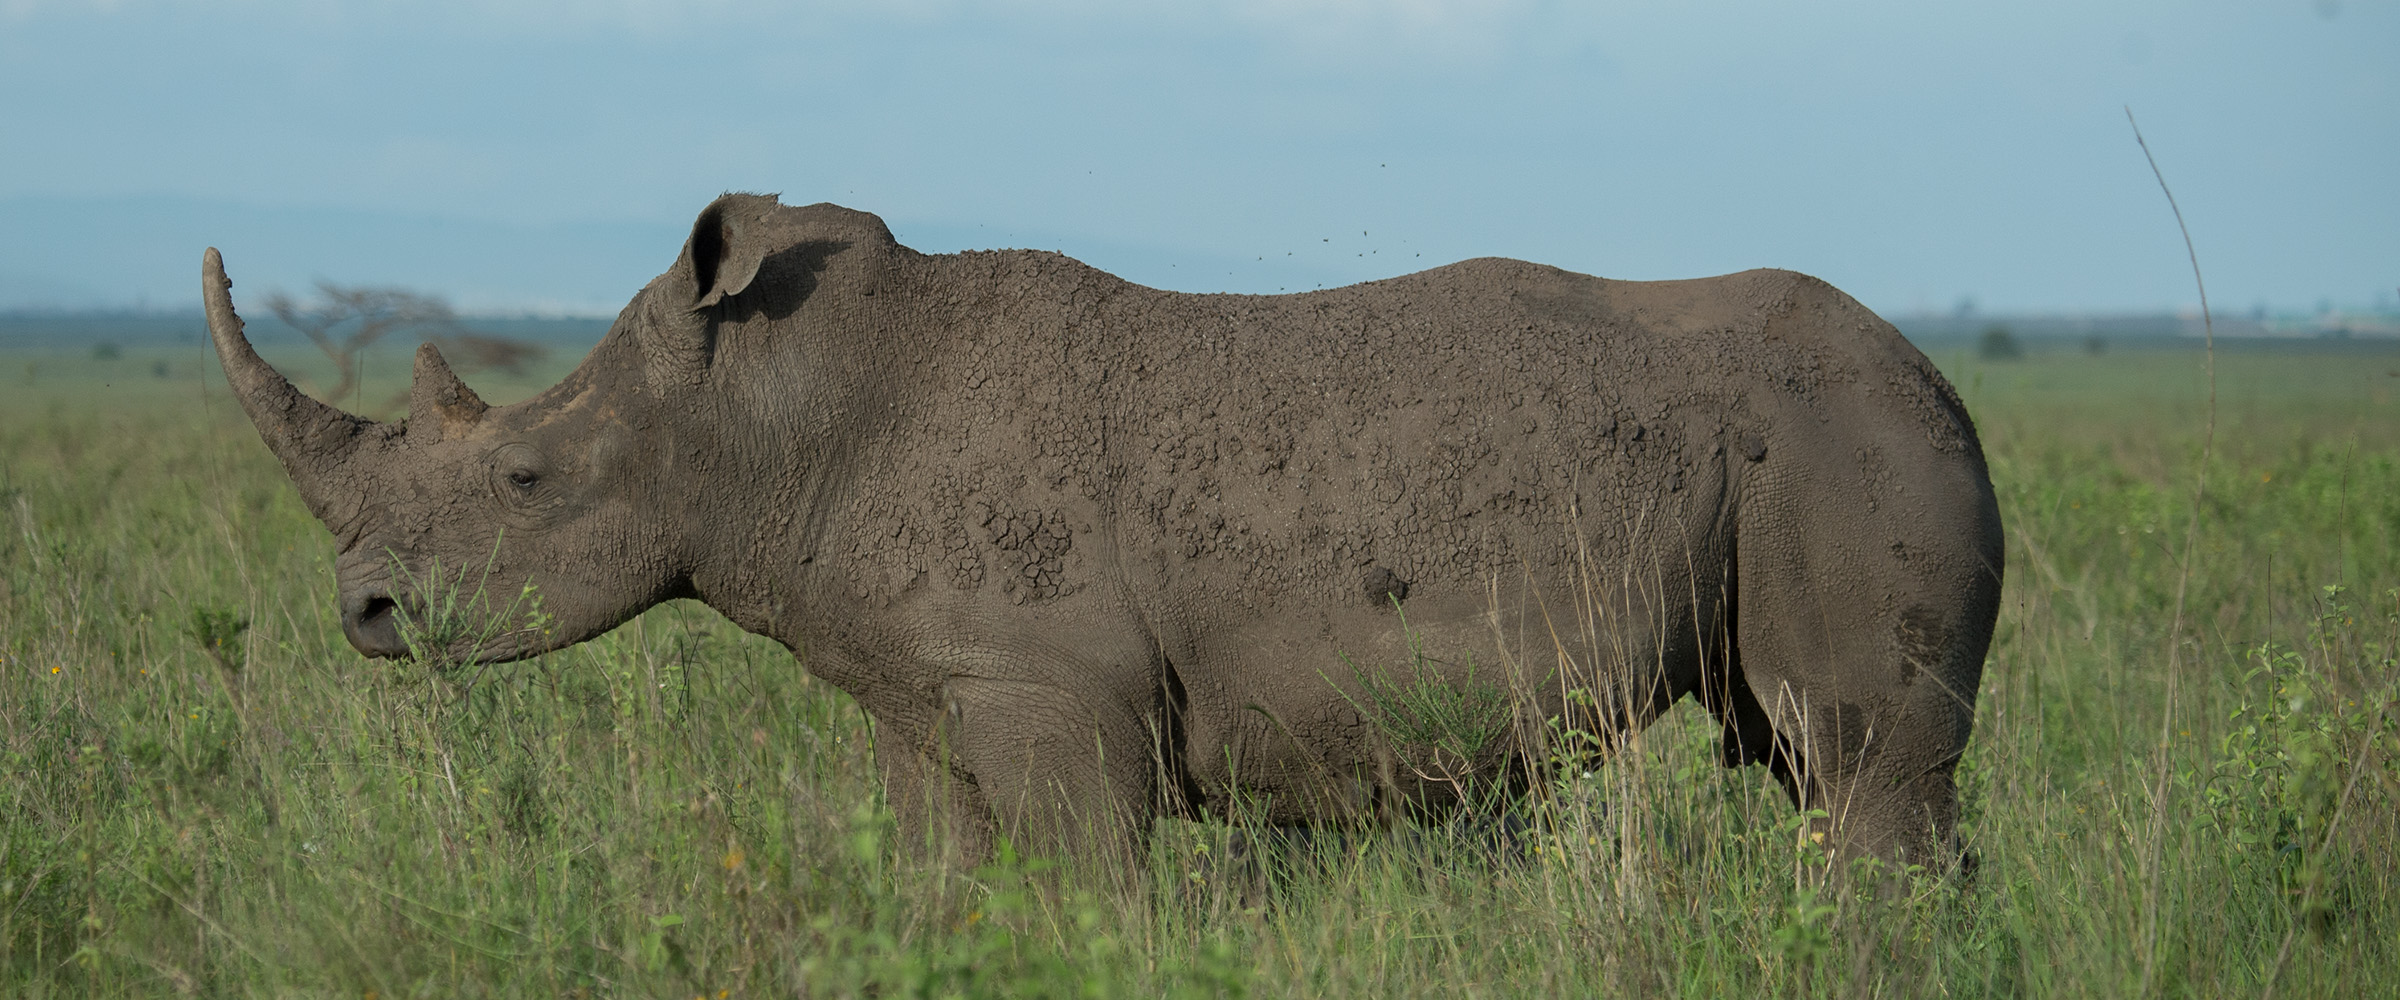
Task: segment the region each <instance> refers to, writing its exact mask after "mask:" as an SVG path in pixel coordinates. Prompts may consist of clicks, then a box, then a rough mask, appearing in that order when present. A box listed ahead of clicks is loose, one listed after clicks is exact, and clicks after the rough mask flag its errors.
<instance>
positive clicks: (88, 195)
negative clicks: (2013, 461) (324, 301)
mask: <svg viewBox="0 0 2400 1000" xmlns="http://www.w3.org/2000/svg"><path fill="white" fill-rule="evenodd" d="M0 95H5V99H0V142H5V143H6V146H5V149H4V153H5V155H0V308H27V307H47V308H62V307H63V308H84V307H96V306H139V307H146V308H153V309H177V308H187V307H189V306H191V305H192V304H194V303H195V301H196V298H197V292H196V289H197V285H198V277H197V272H198V260H199V256H200V250H201V248H202V247H203V246H205V245H209V244H215V245H219V246H221V247H223V248H224V251H225V254H226V259H227V262H228V265H229V267H230V268H231V269H232V270H233V272H234V276H235V280H236V282H237V289H236V291H237V296H238V297H240V298H242V299H245V300H252V299H253V297H255V296H257V295H259V294H261V293H263V292H265V291H268V290H271V289H275V288H287V289H293V290H304V289H305V288H306V287H307V285H308V283H309V282H310V281H312V280H315V279H318V278H323V279H329V280H333V281H338V282H344V283H375V284H405V285H410V286H414V287H417V288H420V289H425V290H430V291H435V292H440V293H442V294H446V295H449V296H451V297H452V298H453V300H454V301H456V302H457V303H458V304H459V305H461V306H462V307H464V308H468V309H476V310H536V311H550V312H558V311H566V312H592V313H611V312H613V311H614V310H615V309H616V308H617V307H618V306H619V305H621V304H622V303H623V302H624V301H625V299H626V298H627V297H629V296H630V295H631V293H632V292H633V291H634V290H635V289H637V288H639V287H640V285H641V284H642V283H643V282H644V281H646V280H647V279H648V278H649V277H650V276H652V275H654V274H656V273H657V272H658V271H660V270H662V269H664V268H665V266H666V265H667V264H668V263H670V262H671V261H672V260H673V257H674V254H675V252H676V249H677V248H678V246H679V245H680V243H681V241H682V237H683V234H684V232H685V231H686V229H687V228H688V226H689V225H690V220H691V218H692V216H693V215H694V213H696V212H697V211H698V209H699V208H700V206H701V205H703V204H705V203H706V202H707V200H708V199H709V198H710V197H712V196H714V195H715V194H717V193H718V192H720V191H724V190H728V189H734V190H759V191H774V192H780V193H781V194H782V195H783V197H784V200H785V201H786V202H789V203H806V202H812V201H820V200H823V201H834V202H839V203H841V204H845V205H849V206H851V207H854V208H860V209H865V210H868V211H872V212H876V213H878V214H880V215H882V216H883V217H884V219H885V220H886V221H887V222H888V223H890V224H891V226H892V228H893V230H894V231H895V232H896V233H897V234H898V235H899V237H900V239H901V240H902V242H905V243H908V244H910V245H912V246H915V247H916V248H918V249H920V250H926V251H947V250H956V249H961V248H967V247H995V246H1033V247H1041V248H1045V249H1056V250H1061V251H1064V252H1066V253H1069V254H1072V255H1074V256H1077V257H1079V258H1082V259H1084V260H1086V261H1089V262H1091V263H1093V264H1096V265H1099V266H1101V267H1104V268H1107V269H1109V270H1112V271H1116V272H1118V273H1120V274H1123V275H1125V276H1127V277H1129V278H1132V279H1134V280H1137V281H1141V282H1144V283H1147V284H1152V285H1158V286H1162V287H1168V288H1177V289H1185V290H1192V291H1251V292H1256V291H1268V292H1271V291H1276V290H1278V289H1289V290H1300V289H1306V288H1313V287H1317V286H1319V285H1332V284H1339V283H1345V282H1350V281H1357V280H1364V279H1369V278H1376V277H1384V276H1389V275H1392V274H1398V273H1404V272H1407V271H1411V270H1416V269H1419V268H1422V267H1429V266H1433V265H1436V264H1441V263H1447V262H1449V261H1453V260H1458V259H1462V258H1466V257H1475V256H1485V255H1501V256H1511V257H1522V258H1527V259H1531V260H1537V261H1542V262H1544V263H1550V264H1556V265H1559V266H1562V267H1567V268H1570V269H1574V270H1579V271H1586V272H1590V273H1594V274H1601V275H1605V276H1609V277H1620V278H1641V279H1647V278H1673V277H1691V276H1697V275H1704V274H1716V273H1723V272H1727V271H1734V270H1740V269H1743V268H1748V267H1758V266H1776V267H1788V268H1793V269H1796V270H1801V271H1807V272H1809V273H1812V274H1816V275H1818V276H1820V277H1823V278H1825V279H1827V280H1830V281H1832V282H1834V283H1835V284H1837V285H1840V286H1841V287H1843V288H1844V289H1846V290H1848V291H1850V292H1851V293H1852V294H1853V295H1856V296H1857V297H1859V298H1860V299H1861V300H1863V301H1864V302H1866V303H1867V304H1868V305H1869V306H1872V307H1874V308H1876V309H1878V310H1881V311H1883V312H1885V313H1887V314H1896V313H1906V312H1911V311H1919V310H1948V309H1951V308H1953V307H1954V306H1955V305H1956V304H1957V303H1958V302H1959V301H1961V300H1962V299H1968V298H1971V299H1973V300H1974V301H1975V302H1976V303H1978V305H1980V306H1981V308H1983V309H1984V310H1986V311H2082V310H2100V311H2115V310H2147V309H2177V308H2190V307H2191V306H2193V305H2195V304H2196V298H2195V296H2194V294H2193V291H2192V285H2191V278H2190V274H2189V271H2188V270H2187V266H2186V264H2185V261H2184V255H2183V248H2182V246H2181V244H2180V242H2179V240H2178V238H2177V236H2176V233H2175V228H2174V222H2173V219H2172V217H2171V216H2170V215H2169V214H2168V212H2167V208H2166V205H2165V202H2164V201H2163V200H2162V199H2161V198H2160V196H2159V194H2158V191H2157V189H2156V187H2155V186H2154V182H2153V181H2152V180H2151V177H2150V173H2149V169H2148V168H2147V167H2146V166H2145V165H2144V164H2143V162H2142V158H2141V153H2140V150H2139V149H2138V148H2137V147H2136V146H2135V145H2134V142H2133V138H2132V134H2131V132H2130V130H2129V129H2128V128H2127V126H2126V121H2125V114H2124V109H2125V107H2127V106H2131V107H2132V109H2133V111H2134V113H2135V114H2136V115H2138V116H2139V118H2140V120H2141V123H2142V127H2143V130H2144V132H2145V133H2146V134H2147V135H2148V137H2149V140H2150V144H2151V148H2152V149H2153V150H2154V151H2155V152H2156V153H2157V154H2158V156H2159V158H2160V162H2161V165H2162V166H2163V167H2164V168H2165V170H2166V172H2167V177H2168V179H2169V181H2170V182H2171V183H2172V184H2173V185H2174V187H2175V191H2176V195H2177V197H2178V198H2179V199H2180V200H2181V202H2182V205H2183V209H2184V212H2185V215H2186V217H2187V218H2188V219H2189V220H2190V223H2191V226H2192V233H2193V236H2194V238H2195V239H2196V240H2197V242H2198V245H2199V252H2200V258H2201V263H2202V264H2203V266H2204V267H2205V268H2206V269H2207V275H2208V279H2209V283H2210V292H2211V296H2212V300H2213V302H2214V304H2216V305H2217V306H2218V307H2219V308H2222V309H2229V310H2237V311H2248V310H2249V309H2251V308H2254V307H2256V306H2261V305H2263V306H2266V307H2268V308H2271V309H2277V310H2287V309H2307V308H2313V307H2315V306H2316V305H2317V304H2318V303H2320V302H2331V303H2333V304H2336V305H2340V306H2345V307H2375V306H2378V305H2381V306H2385V307H2392V306H2394V305H2395V297H2396V296H2400V287H2396V286H2400V183H2395V178H2400V0H2387V2H2366V0H2268V2H2249V3H2223V2H2126V3H2089V2H2045V0H2036V2H2030V3H2015V4H1978V5H1960V4H1946V3H1924V2H1909V3H1902V2H1890V3H1822V2H1820V3H1809V4H1796V3H1767V2H1754V0H1698V2H1688V3H1675V4H1657V5H1649V4H1625V3H1576V4H1568V3H1544V2H1531V0H1527V2H1511V0H1482V2H1460V0H1182V2H1147V0H1144V2H1129V3H1102V2H1098V0H907V2H900V3H890V4H868V3H844V2H833V0H824V2H796V3H753V2H748V0H699V2H687V3H665V2H654V0H495V2H466V0H419V2H411V3H383V4H343V3H325V2H297V0H213V2H205V3H204V2H187V0H104V2H90V0H0Z"/></svg>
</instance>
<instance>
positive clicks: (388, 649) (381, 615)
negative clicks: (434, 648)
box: [342, 594, 408, 658]
mask: <svg viewBox="0 0 2400 1000" xmlns="http://www.w3.org/2000/svg"><path fill="white" fill-rule="evenodd" d="M342 632H343V634H345V635H347V636H348V637H349V639H350V645H352V646H355V647H357V648H358V651H359V652H361V653H364V654H366V655H368V656H378V657H387V658H388V657H400V656H406V655H408V641H407V640H406V639H405V638H404V637H402V636H401V634H400V602H399V601H397V600H394V599H393V598H392V596H391V595H389V594H369V595H367V596H366V597H364V598H362V599H360V600H359V602H358V604H357V605H356V606H354V607H353V608H351V609H350V611H349V613H347V614H345V615H343V616H342Z"/></svg>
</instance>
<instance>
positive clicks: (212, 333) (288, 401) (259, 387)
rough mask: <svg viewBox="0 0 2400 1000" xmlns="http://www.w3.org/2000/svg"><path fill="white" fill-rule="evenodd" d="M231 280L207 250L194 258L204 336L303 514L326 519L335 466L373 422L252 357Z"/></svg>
mask: <svg viewBox="0 0 2400 1000" xmlns="http://www.w3.org/2000/svg"><path fill="white" fill-rule="evenodd" d="M232 288H233V282H232V281H230V280H228V279H227V278H226V277H225V261H224V258H222V257H220V256H218V255H217V248H215V247H210V248H208V253H207V254H205V255H203V256H202V257H201V258H200V299H201V301H202V302H203V303H204V304H206V306H207V307H208V336H209V339H210V340H211V341H213V342H214V343H215V344H216V346H217V360H218V361H219V362H220V363H222V364H223V365H224V366H225V381H226V382H227V383H228V384H230V385H231V386H232V387H233V395H234V398H235V399H239V400H241V401H242V410H243V412H246V413H248V414H250V423H252V424H253V425H255V426H257V427H258V436H259V437H262V438H265V439H266V442H267V450H269V451H272V452H274V453H275V457H276V458H278V459H281V460H282V461H283V468H284V471H286V472H289V473H291V476H292V482H293V484H295V485H297V486H299V487H300V499H301V501H302V502H304V503H306V504H308V509H309V512H310V513H312V514H315V515H317V519H318V520H320V521H322V520H326V515H327V513H328V511H330V510H331V508H332V506H333V502H334V499H335V496H334V491H335V489H336V488H337V484H338V483H339V482H340V480H341V478H342V476H341V468H342V463H343V462H344V461H345V460H347V459H348V458H349V457H350V453H351V452H352V451H353V450H355V449H356V448H357V447H358V440H359V435H360V433H361V432H363V431H365V430H366V429H367V428H368V427H370V426H372V425H373V424H374V422H373V421H371V420H367V419H365V418H362V417H355V416H351V415H350V414H347V413H344V412H342V411H340V410H337V409H334V408H333V407H330V406H327V405H325V404H323V403H320V402H317V401H316V400H314V399H310V398H309V397H308V394H307V393H304V392H301V391H300V390H299V389H297V388H294V387H293V386H292V383H291V382H289V381H287V380H286V379H285V378H284V377H283V374H282V373H280V372H278V371H276V370H275V366H273V365H270V364H268V363H267V362H266V359H264V358H261V357H259V356H258V352H257V351H255V350H252V349H251V347H250V340H249V338H247V337H244V336H242V317H241V316H239V315H237V314H235V313H234V311H233V293H232Z"/></svg>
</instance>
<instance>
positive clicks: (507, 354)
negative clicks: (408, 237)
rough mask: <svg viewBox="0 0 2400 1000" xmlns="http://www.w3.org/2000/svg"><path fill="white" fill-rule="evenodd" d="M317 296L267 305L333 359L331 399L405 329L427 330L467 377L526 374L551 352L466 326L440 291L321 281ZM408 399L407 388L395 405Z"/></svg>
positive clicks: (279, 297) (352, 384)
mask: <svg viewBox="0 0 2400 1000" xmlns="http://www.w3.org/2000/svg"><path fill="white" fill-rule="evenodd" d="M317 296H318V300H317V301H316V302H314V303H306V304H304V303H301V302H299V301H298V300H295V299H293V298H292V297H291V296H289V295H286V294H284V293H282V292H276V293H274V294H271V295H269V296H267V308H269V309H272V310H274V311H275V318H277V319H280V320H282V321H283V322H284V325H286V326H289V327H291V328H292V329H295V330H298V331H300V332H301V333H302V334H305V335H306V336H307V337H308V339H309V340H310V342H312V343H314V344H316V345H317V349H318V350H320V351H323V352H325V357H326V358H328V359H330V360H332V362H333V367H334V373H335V382H334V384H333V387H332V388H331V389H329V390H327V392H326V394H325V395H326V398H327V399H329V400H335V401H339V400H340V399H341V398H342V397H343V396H346V395H349V394H350V393H351V392H352V391H353V390H355V389H357V388H358V380H359V358H360V355H361V354H363V353H364V352H365V351H366V349H367V348H368V347H370V346H373V345H374V343H375V342H376V341H379V340H382V339H383V338H384V337H385V336H387V335H389V334H392V333H394V332H398V331H402V330H420V331H423V332H424V335H425V339H427V340H431V341H434V342H435V343H437V344H439V345H441V347H442V348H443V353H444V354H445V355H447V356H448V359H449V361H450V363H451V366H452V368H453V369H454V370H456V371H457V372H459V374H462V375H464V374H468V373H471V372H475V371H480V370H485V369H499V370H501V371H504V372H507V373H508V374H510V375H522V374H524V373H525V365H526V364H528V363H530V362H533V361H537V360H540V358H541V357H542V355H543V354H544V353H546V352H544V351H543V350H542V348H541V347H540V345H537V344H532V343H528V342H526V341H522V340H516V339H513V338H509V337H500V336H494V335H492V334H488V333H478V332H475V331H472V330H468V329H465V328H464V327H462V326H460V325H459V322H458V314H457V313H456V312H454V311H452V310H451V308H450V303H449V302H447V301H444V300H443V299H442V298H441V297H440V296H438V295H426V294H423V293H420V292H412V291H409V290H408V289H405V288H370V287H366V286H351V285H337V284H334V283H332V282H330V281H320V282H317ZM406 399H407V393H405V392H403V393H402V394H401V395H400V397H399V401H396V402H395V403H394V404H393V405H399V402H404V401H405V400H406Z"/></svg>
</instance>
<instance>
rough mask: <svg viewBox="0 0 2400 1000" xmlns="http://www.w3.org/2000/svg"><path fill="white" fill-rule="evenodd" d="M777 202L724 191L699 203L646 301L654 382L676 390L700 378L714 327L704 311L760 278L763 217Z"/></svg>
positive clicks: (646, 350) (645, 337) (646, 343)
mask: <svg viewBox="0 0 2400 1000" xmlns="http://www.w3.org/2000/svg"><path fill="white" fill-rule="evenodd" d="M781 207H782V206H780V205H779V204H777V202H776V200H775V196H774V195H771V194H770V195H756V194H728V195H725V196H723V197H720V198H718V199H717V200H715V201H712V202H709V203H708V207H707V208H704V209H701V210H700V218H699V219H698V221H695V222H693V223H692V238H691V239H688V240H685V241H684V243H683V256H682V257H681V258H680V259H678V260H677V261H676V262H675V268H674V270H671V271H668V272H667V273H666V274H665V275H663V276H661V279H660V280H661V286H660V287H658V288H657V292H658V293H659V295H660V297H659V298H657V299H654V300H652V311H651V312H650V314H649V315H650V322H649V324H648V326H647V327H646V328H645V330H644V332H643V334H642V353H643V354H644V355H645V356H646V358H647V359H648V365H649V369H650V381H651V384H652V385H654V386H656V387H658V388H660V389H662V390H674V389H689V388H691V387H693V386H696V385H699V384H700V379H701V377H702V376H703V375H705V374H706V373H707V371H708V363H709V354H710V352H711V350H712V345H711V340H712V339H713V337H714V333H715V331H714V329H713V327H714V325H715V324H714V322H713V321H712V320H711V318H710V317H709V316H707V315H706V313H707V311H708V310H709V309H710V308H711V307H713V306H716V305H717V304H719V303H722V302H724V301H725V300H726V299H727V298H729V297H731V296H735V295H739V294H741V293H742V290H743V289H746V288H749V287H750V282H751V281H752V280H753V279H756V278H757V277H758V268H759V265H760V264H761V263H762V262H764V261H765V260H766V257H767V249H768V244H769V240H768V234H767V228H768V220H769V219H771V218H772V216H773V213H774V212H775V211H776V210H777V209H779V208H781Z"/></svg>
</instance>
